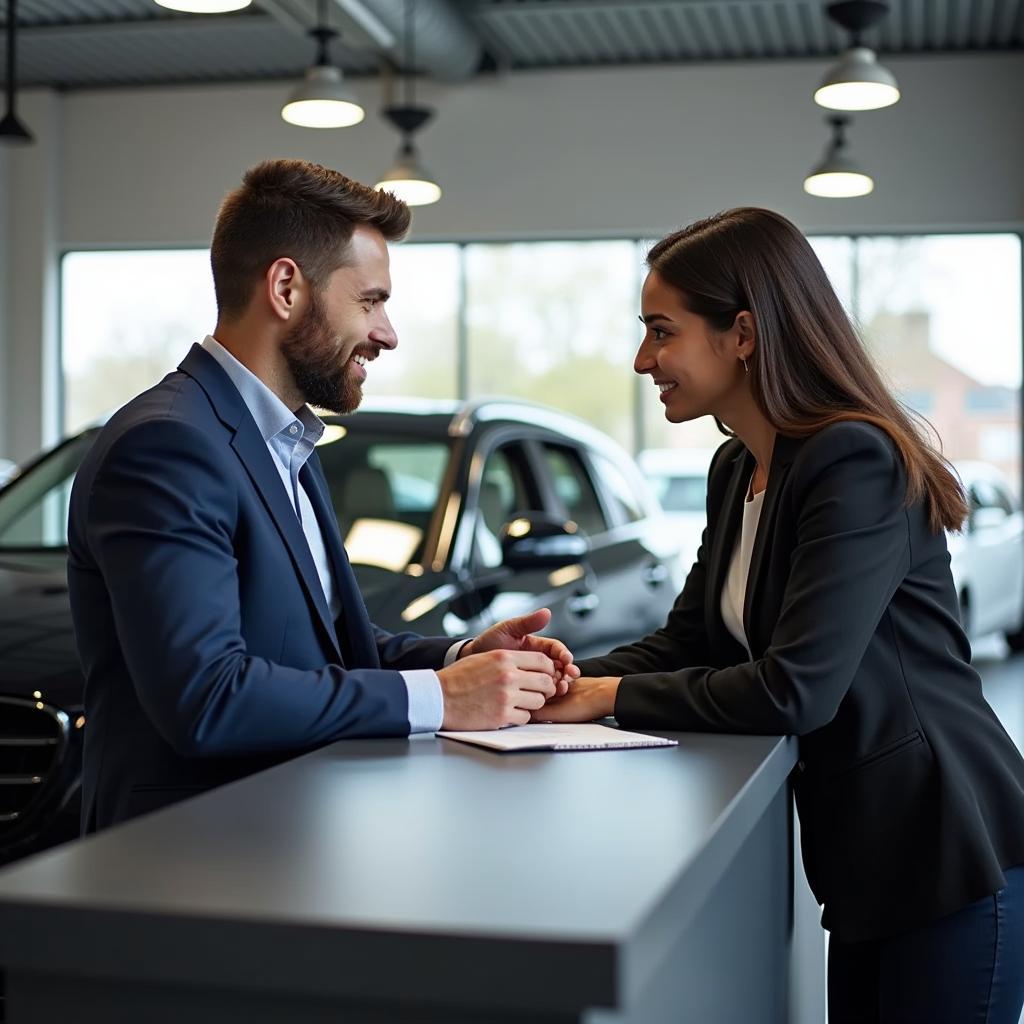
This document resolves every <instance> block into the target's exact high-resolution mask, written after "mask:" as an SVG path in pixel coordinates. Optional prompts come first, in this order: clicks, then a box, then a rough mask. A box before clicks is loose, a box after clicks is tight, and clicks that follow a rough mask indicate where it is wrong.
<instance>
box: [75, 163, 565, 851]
mask: <svg viewBox="0 0 1024 1024" xmlns="http://www.w3.org/2000/svg"><path fill="white" fill-rule="evenodd" d="M409 219H410V218H409V211H408V208H407V207H406V206H405V204H404V203H402V202H400V201H399V200H397V199H395V198H394V197H393V196H391V195H390V194H389V193H386V192H377V191H375V190H373V189H370V188H367V187H366V186H364V185H360V184H358V183H356V182H354V181H351V180H350V179H348V178H346V177H344V176H343V175H341V174H339V173H337V172H336V171H331V170H328V169H326V168H323V167H319V166H317V165H315V164H308V163H305V162H303V161H296V160H277V161H268V162H266V163H263V164H260V165H259V166H257V167H255V168H253V169H252V170H250V171H249V172H248V173H247V174H246V176H245V180H244V183H243V184H242V185H241V186H240V187H239V188H237V189H236V190H235V191H234V192H232V193H231V194H230V195H229V196H228V197H227V198H226V200H225V201H224V203H223V205H222V207H221V210H220V213H219V215H218V218H217V224H216V228H215V231H214V237H213V244H212V248H211V263H212V269H213V278H214V287H215V291H216V295H217V305H218V320H217V325H216V328H215V330H214V334H213V335H212V336H210V337H207V338H206V339H205V340H204V341H203V343H202V344H201V345H195V346H193V348H192V350H191V351H190V352H189V354H188V356H187V357H186V358H185V360H184V361H183V362H182V364H181V365H180V366H179V367H178V370H177V372H175V373H172V374H170V375H168V376H167V377H166V378H164V380H163V381H161V382H160V383H159V384H157V385H156V386H155V387H154V388H152V389H151V390H149V391H147V392H145V393H143V394H142V395H139V396H138V397H137V398H135V399H134V400H133V401H131V402H130V403H128V405H126V406H125V407H124V408H123V409H121V410H120V411H119V412H118V413H117V414H116V415H115V416H114V417H113V418H112V419H111V420H110V421H109V422H108V423H107V425H106V426H105V427H104V429H103V431H102V432H101V433H100V436H99V438H98V439H97V441H96V443H95V445H94V446H93V448H92V450H91V451H90V453H89V455H88V456H87V458H86V460H85V461H84V463H83V465H82V467H81V470H80V471H79V473H78V475H77V478H76V480H75V485H74V490H73V492H72V497H71V511H70V521H69V529H68V534H69V536H68V543H69V555H70V557H69V569H68V580H69V586H70V596H71V611H72V616H73V619H74V626H75V637H76V641H77V644H78V650H79V655H80V658H81V662H82V667H83V671H84V673H85V677H86V688H85V711H86V718H87V720H88V723H89V728H88V730H87V733H86V740H85V754H84V768H83V787H82V789H83V799H82V815H83V819H82V820H83V829H84V830H85V831H93V830H95V829H97V828H103V827H105V826H107V825H111V824H114V823H116V822H118V821H122V820H125V819H127V818H130V817H134V816H135V815H137V814H141V813H144V812H146V811H149V810H153V809H156V808H158V807H162V806H165V805H167V804H170V803H173V802H175V801H177V800H181V799H183V798H185V797H187V796H189V795H191V794H195V793H198V792H202V791H204V790H206V789H209V788H211V787H213V786H216V785H220V784H222V783H224V782H228V781H231V780H233V779H236V778H239V777H241V776H244V775H248V774H250V773H252V772H254V771H257V770H259V769H260V768H263V767H266V766H268V765H271V764H274V763H276V762H278V761H280V760H282V759H283V758H285V757H288V756H290V755H293V754H295V753H297V752H300V751H303V750H308V749H310V748H312V747H315V746H318V745H321V744H324V743H328V742H330V741H332V740H335V739H339V738H341V737H368V736H404V735H408V734H409V733H410V732H421V731H434V730H436V729H439V728H441V727H442V726H443V727H445V728H448V729H491V728H499V727H501V726H504V725H509V724H516V723H525V722H527V721H529V717H530V712H531V711H534V710H536V709H538V708H540V707H541V706H542V705H543V704H544V702H545V700H546V699H547V698H548V697H551V696H553V695H555V694H558V693H564V692H565V689H566V686H567V683H568V680H569V679H571V678H573V677H574V676H575V675H576V674H578V673H577V671H576V669H575V666H573V665H572V664H571V662H572V657H571V655H570V654H569V652H568V651H567V650H566V649H565V647H564V645H562V644H561V643H559V642H558V641H556V640H553V639H549V638H544V637H536V636H533V635H532V634H533V633H534V632H535V631H536V630H538V629H540V628H542V627H543V626H544V625H545V624H546V623H547V621H548V618H549V615H548V613H547V612H546V611H545V610H541V611H539V612H536V613H534V614H533V615H530V616H524V617H523V618H521V619H517V620H510V621H508V622H504V623H501V624H499V625H498V626H495V627H492V628H491V629H490V630H488V631H486V632H485V633H483V634H481V635H480V636H478V637H476V638H475V639H472V640H468V641H458V642H456V643H454V644H453V643H452V641H451V639H450V638H447V637H444V638H434V639H424V638H422V637H419V636H416V635H415V634H412V633H401V634H390V633H387V632H385V631H384V630H381V629H378V628H376V627H375V626H373V625H372V624H371V623H370V621H369V619H368V617H367V614H366V609H365V607H364V605H363V603H362V599H361V597H360V595H359V591H358V589H357V587H356V582H355V579H354V577H353V574H352V570H351V567H350V565H349V563H348V560H347V558H346V556H345V552H344V549H343V547H342V543H341V537H340V534H339V532H338V526H337V522H336V520H335V518H334V514H333V511H332V508H331V504H330V500H329V497H328V492H327V486H326V482H325V480H324V476H323V472H322V470H321V468H320V463H319V460H318V458H317V455H316V452H315V449H314V445H315V444H316V441H317V440H318V439H319V438H320V436H321V435H322V433H323V430H324V426H323V424H322V423H321V422H320V420H319V419H318V418H317V417H316V415H315V414H314V413H313V412H312V411H311V409H310V406H311V405H313V406H319V407H322V408H326V409H330V410H332V411H336V412H351V411H352V410H354V409H355V408H356V407H357V406H358V404H359V401H360V399H361V397H362V384H363V381H364V380H365V379H366V377H367V374H368V372H372V370H371V369H369V368H370V365H371V364H372V362H373V360H375V359H376V358H377V357H378V356H380V355H381V354H382V353H385V352H389V351H390V350H391V349H394V348H395V346H396V344H397V339H396V337H395V333H394V330H393V329H392V327H391V324H390V322H389V320H388V316H387V313H386V312H385V303H386V301H387V299H388V295H389V292H390V289H391V281H390V275H389V270H388V251H387V241H388V240H395V239H397V238H400V237H402V236H403V235H404V234H405V232H406V231H407V230H408V226H409Z"/></svg>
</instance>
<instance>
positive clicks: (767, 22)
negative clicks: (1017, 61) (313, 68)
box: [0, 0, 1024, 87]
mask: <svg viewBox="0 0 1024 1024" xmlns="http://www.w3.org/2000/svg"><path fill="white" fill-rule="evenodd" d="M335 2H339V0H332V4H331V5H330V7H329V10H331V11H332V12H333V11H335V8H334V3H335ZM362 2H363V3H364V4H365V5H366V7H367V8H368V9H370V10H372V9H373V6H374V3H375V2H377V0H362ZM449 2H451V3H453V4H456V6H457V7H458V8H459V10H460V11H461V13H462V15H463V16H464V17H465V19H466V20H467V21H468V23H469V24H470V25H472V26H473V27H474V29H475V30H476V31H477V32H478V33H479V35H480V38H481V39H482V41H483V43H484V45H485V47H486V49H487V50H488V52H489V53H490V54H491V56H492V58H493V62H494V63H496V64H497V65H498V66H499V67H508V68H513V69H514V68H523V69H529V68H557V67H579V66H608V65H628V64H644V63H652V62H653V63H662V62H673V61H684V62H688V61H702V60H750V59H755V60H770V59H779V58H786V57H813V58H825V57H828V56H829V55H831V54H833V53H836V52H837V51H838V50H840V49H842V47H843V46H845V45H846V42H847V38H846V33H845V32H843V31H842V30H840V29H839V28H837V27H836V26H835V25H834V24H833V23H832V22H831V21H830V20H829V19H828V18H827V16H826V14H825V10H824V8H825V0H461V2H460V0H449ZM18 10H19V22H20V23H22V24H23V25H24V28H23V29H22V32H21V34H20V36H19V39H20V56H19V62H18V63H19V69H18V70H19V75H18V77H19V80H20V82H21V83H22V84H26V85H27V84H52V85H63V86H67V87H76V86H88V85H95V84H100V83H103V84H118V83H124V84H138V83H158V82H161V81H196V82H200V81H213V80H226V79H231V78H234V79H241V80H245V79H261V78H276V77H284V76H291V75H295V74H298V73H300V72H301V70H302V69H303V68H304V67H305V66H306V65H307V64H308V63H309V61H310V60H311V56H312V53H313V47H312V43H311V42H310V40H309V39H307V38H306V37H304V36H303V35H302V34H301V32H300V31H297V29H298V28H299V27H301V25H302V24H306V25H309V24H311V23H312V19H313V12H314V10H315V3H314V0H273V2H272V0H266V4H265V6H264V7H261V4H260V0H255V2H254V3H253V5H252V7H251V8H249V9H248V10H247V11H242V12H238V13H236V14H231V15H224V16H219V17H202V16H195V15H186V14H177V13H174V12H170V11H167V10H165V9H164V8H161V7H158V6H157V5H156V4H155V3H154V2H153V0H19V7H18ZM866 41H867V42H868V43H869V44H870V45H874V46H876V48H877V49H878V50H879V51H880V52H881V53H883V54H886V53H889V54H902V53H929V52H957V51H986V50H1019V49H1022V48H1024V0H891V2H890V12H889V15H888V16H887V17H886V18H885V19H884V21H883V22H882V23H881V24H880V25H879V26H878V27H876V28H875V29H873V30H872V31H871V32H869V33H868V36H867V39H866ZM333 54H334V57H335V59H336V60H337V61H338V63H340V64H341V66H342V67H343V68H344V69H345V70H346V71H347V72H349V73H353V74H364V73H365V74H373V73H375V72H376V70H377V68H378V64H379V61H380V57H379V56H378V55H377V54H376V53H373V52H370V51H364V50H355V49H348V48H346V47H344V46H342V45H336V48H335V50H334V51H333ZM2 67H3V56H2V54H0V68H2Z"/></svg>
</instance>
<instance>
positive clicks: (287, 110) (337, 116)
mask: <svg viewBox="0 0 1024 1024" xmlns="http://www.w3.org/2000/svg"><path fill="white" fill-rule="evenodd" d="M309 34H310V35H311V36H312V37H313V38H314V39H315V40H316V42H317V55H316V63H315V64H314V65H313V66H312V67H311V68H309V69H308V70H307V71H306V77H305V78H304V79H303V80H302V82H300V83H299V85H298V86H297V87H296V88H295V89H294V91H293V92H292V94H291V95H290V96H289V97H288V99H287V101H286V102H285V104H284V106H283V107H282V108H281V117H283V118H284V119H285V120H286V121H287V122H288V123H289V124H296V125H299V126H300V127H302V128H348V127H349V126H350V125H353V124H359V122H360V121H362V119H363V117H364V116H365V111H364V110H363V108H362V106H361V105H360V103H359V100H358V99H356V97H355V94H354V93H353V92H352V91H351V90H350V89H349V88H348V86H346V85H345V82H344V80H343V78H342V74H341V69H340V68H338V67H335V66H334V65H333V64H332V63H331V62H330V59H329V57H328V53H327V47H328V44H329V43H330V41H331V40H332V39H335V38H337V35H338V33H337V32H335V31H334V29H332V28H328V26H327V7H326V3H325V0H318V3H317V25H316V28H314V29H310V32H309Z"/></svg>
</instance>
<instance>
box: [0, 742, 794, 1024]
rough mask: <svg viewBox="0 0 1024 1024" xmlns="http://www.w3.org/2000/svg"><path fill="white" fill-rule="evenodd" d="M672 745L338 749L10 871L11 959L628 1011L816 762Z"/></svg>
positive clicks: (0, 940) (324, 989) (786, 745)
mask: <svg viewBox="0 0 1024 1024" xmlns="http://www.w3.org/2000/svg"><path fill="white" fill-rule="evenodd" d="M662 735H668V736H673V737H674V738H676V739H678V740H679V746H678V747H672V748H651V749H641V750H623V751H586V752H575V753H518V754H498V753H494V752H490V751H485V750H481V749H478V748H474V747H470V746H467V745H465V744H460V743H455V742H451V741H445V740H440V739H435V738H433V737H416V738H413V739H410V740H365V741H362V740H361V741H348V742H339V743H335V744H333V745H331V746H329V747H325V748H323V749H322V750H319V751H316V752H314V753H311V754H308V755H305V756H304V757H301V758H298V759H296V760H294V761H291V762H288V763H287V764H284V765H281V766H278V767H277V768H273V769H271V770H270V771H267V772H264V773H261V774H260V775H256V776H253V777H250V778H248V779H244V780H242V781H240V782H237V783H234V784H232V785H230V786H226V787H223V788H221V789H218V790H215V791H213V792H211V793H208V794H205V795H203V796H201V797H198V798H196V799H193V800H190V801H188V802H187V803H184V804H181V805H178V806H176V807H173V808H170V809H168V810H166V811H163V812H160V813H157V814H154V815H150V816H148V817H145V818H141V819H138V820H136V821H133V822H129V823H128V824H126V825H123V826H120V827H118V828H114V829H110V830H108V831H106V832H104V833H101V834H99V835H96V836H92V837H89V838H87V839H85V840H81V841H79V842H77V843H73V844H71V845H69V846H66V847H62V848H58V849H56V850H53V851H50V852H48V853H44V854H41V855H39V856H36V857H33V858H30V859H28V860H26V861H23V862H22V863H20V864H16V865H14V866H12V867H10V868H8V869H6V870H5V871H3V872H0V963H3V964H4V965H6V966H8V967H19V968H22V969H26V970H40V969H42V970H57V971H61V970H70V971H73V972H77V973H81V974H87V975H89V974H91V975H96V976H102V977H113V976H118V975H120V974H123V975H124V976H126V977H127V976H131V977H134V978H136V979H137V978H140V977H141V978H149V979H152V980H154V981H163V982H166V981H172V982H174V983H185V984H214V983H219V984H225V985H245V986H250V987H254V988H256V989H260V988H263V989H266V990H267V991H289V990H295V989H296V986H301V987H302V989H303V990H304V991H312V992H317V993H321V994H325V995H332V996H354V997H362V998H367V997H369V996H370V995H371V994H372V993H373V992H375V991H377V992H379V991H380V986H381V985H385V986H394V985H395V979H396V978H401V979H402V982H401V984H402V992H403V995H409V996H412V997H416V998H421V997H422V998H441V997H443V998H450V997H452V995H453V992H454V995H455V997H456V998H459V999H463V998H464V999H467V1000H470V1001H472V1000H473V999H474V998H476V997H478V996H479V995H480V991H483V989H484V988H486V991H487V992H488V994H489V995H491V996H493V995H495V994H496V992H495V987H496V986H497V987H498V989H500V987H501V985H502V984H503V982H502V979H503V978H507V979H508V981H507V985H508V989H509V991H508V993H507V1000H509V1001H511V1002H512V1003H517V1004H519V1005H529V1004H530V1002H531V1000H533V999H538V1000H539V999H540V998H541V997H540V995H534V994H531V992H530V991H525V992H524V991H522V989H523V986H522V984H521V981H518V980H517V979H516V976H515V975H516V971H521V970H527V971H531V972H533V973H532V974H531V975H529V976H531V977H534V978H537V977H538V976H540V977H543V976H544V975H546V974H548V972H557V974H558V978H559V982H560V984H559V986H557V988H558V992H559V994H558V995H557V997H556V996H552V994H551V993H552V991H553V989H551V988H550V986H538V989H540V988H546V989H547V992H546V994H545V995H544V997H543V998H544V999H545V1000H546V1002H545V1006H547V1007H548V1008H551V1006H552V1003H551V1000H552V999H553V998H554V999H556V1000H557V1001H558V1002H559V1003H560V1005H563V1006H569V1005H572V1006H578V1005H613V1004H614V1003H615V1002H616V1001H617V1000H620V999H622V998H624V997H625V996H626V995H628V993H629V992H630V991H632V990H634V988H637V987H639V986H641V985H642V984H643V981H644V976H645V972H646V971H647V968H646V967H645V964H648V963H650V962H652V960H656V959H657V955H658V952H659V950H660V949H661V948H662V947H665V946H667V944H669V943H670V942H671V941H672V938H673V936H674V935H675V934H677V932H678V930H679V929H681V928H684V927H685V925H686V921H687V919H688V917H689V916H692V914H693V913H694V912H695V911H696V910H697V909H698V908H699V907H700V905H701V903H702V902H703V900H704V898H705V896H706V894H707V892H708V891H709V890H710V888H711V887H713V886H714V884H715V881H716V880H717V878H718V877H719V876H720V874H721V872H722V871H723V870H724V867H725V865H726V864H727V863H728V861H729V859H730V858H731V857H732V856H733V855H734V854H735V852H736V850H737V849H738V847H739V845H740V844H741V843H742V842H743V839H744V837H745V836H746V835H747V834H748V833H749V831H750V830H751V829H752V828H753V826H754V825H755V824H756V822H757V821H758V819H759V818H760V816H761V814H762V813H763V812H764V810H765V808H766V807H767V806H768V804H769V803H770V801H771V800H772V799H773V798H774V797H775V796H776V794H777V793H778V792H779V790H780V788H782V787H783V786H784V784H785V780H786V777H787V775H788V773H789V771H790V770H791V768H792V767H793V764H794V763H795V759H796V744H795V741H793V740H787V739H779V738H778V737H764V736H721V735H719V736H712V735H702V734H692V733H674V734H673V733H664V734H662ZM467 957H471V958H472V963H473V978H472V979H469V980H467V979H464V978H463V979H461V980H460V979H459V978H458V973H459V972H458V971H456V969H455V965H458V964H465V963H467V962H468V961H467V959H466V958H467ZM513 968H514V969H515V970H513ZM518 977H519V978H520V979H521V977H522V975H521V974H519V975H518ZM446 986H447V988H446ZM456 988H457V991H455V989H456ZM478 988H479V989H480V991H477V989H478ZM449 989H451V990H452V991H449Z"/></svg>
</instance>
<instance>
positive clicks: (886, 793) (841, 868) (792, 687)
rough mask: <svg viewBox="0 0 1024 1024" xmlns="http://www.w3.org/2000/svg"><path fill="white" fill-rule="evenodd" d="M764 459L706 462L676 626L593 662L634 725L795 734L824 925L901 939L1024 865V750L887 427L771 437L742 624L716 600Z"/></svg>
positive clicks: (735, 450) (800, 798)
mask: <svg viewBox="0 0 1024 1024" xmlns="http://www.w3.org/2000/svg"><path fill="white" fill-rule="evenodd" d="M753 470H754V459H753V456H752V455H751V454H750V452H748V451H747V449H746V447H745V446H744V445H743V444H742V443H741V442H740V441H739V440H738V439H734V440H731V441H729V442H727V443H726V444H724V445H723V446H722V447H721V448H720V449H719V450H718V452H717V454H716V456H715V459H714V461H713V462H712V465H711V471H710V478H709V482H708V527H707V529H706V531H705V533H704V539H703V543H702V545H701V548H700V551H699V553H698V555H697V561H696V562H695V564H694V566H693V568H692V569H691V570H690V574H689V576H688V577H687V580H686V584H685V586H684V587H683V592H682V593H681V594H680V595H679V598H678V599H677V600H676V603H675V606H674V608H673V609H672V611H671V612H670V614H669V617H668V621H667V622H666V624H665V626H664V627H662V628H661V629H660V630H658V631H657V632H656V633H654V634H652V635H651V636H648V637H646V638H644V639H643V640H640V641H638V642H637V643H634V644H631V645H629V646H626V647H620V648H618V649H617V650H615V651H612V652H611V654H609V655H607V656H605V657H603V658H593V659H588V660H585V661H583V662H581V663H580V668H581V671H582V673H583V675H586V676H607V675H621V676H624V677H625V678H624V679H623V681H622V684H621V685H620V687H619V691H618V697H617V699H616V703H615V717H616V718H617V719H618V721H619V722H620V723H621V724H622V725H623V726H626V727H634V728H648V729H683V730H692V731H708V732H734V733H765V734H773V733H780V734H795V735H797V736H799V737H800V763H799V765H798V768H797V771H796V772H795V773H794V788H795V793H796V802H797V808H798V811H799V814H800V821H801V833H802V845H803V858H804V865H805V868H806V871H807V877H808V880H809V882H810V884H811V888H812V889H813V891H814V893H815V895H816V897H817V899H818V902H819V903H822V904H823V905H824V913H823V915H822V923H823V925H824V926H825V927H826V928H829V929H831V930H832V931H833V932H834V933H835V934H836V935H838V936H840V937H841V938H844V939H849V940H859V939H868V938H877V937H880V936H883V935H887V934H893V933H896V932H899V931H902V930H905V929H907V928H911V927H914V926H915V925H918V924H923V923H925V922H927V921H930V920H933V919H935V918H937V917H940V916H942V915H944V914H948V913H951V912H953V911H955V910H958V909H960V908H961V907H964V906H966V905H967V904H969V903H971V902H973V901H974V900H977V899H980V898H981V897H983V896H985V895H987V894H989V893H992V892H995V891H996V890H997V889H1000V888H1002V886H1004V885H1005V884H1006V883H1005V879H1004V876H1003V871H1002V869H1003V868H1007V867H1011V866H1013V865H1016V864H1020V863H1024V759H1022V758H1021V756H1020V754H1019V752H1018V751H1017V749H1016V747H1015V746H1014V744H1013V742H1012V741H1011V740H1010V738H1009V737H1008V736H1007V734H1006V732H1005V731H1004V729H1003V728H1002V726H1001V725H1000V724H999V721H998V720H997V719H996V717H995V714H994V713H993V711H992V709H991V708H990V707H989V705H988V704H987V703H986V701H985V699H984V697H983V696H982V692H981V681H980V678H979V676H978V674H977V672H975V671H974V669H973V668H971V666H970V647H969V645H968V642H967V639H966V637H965V636H964V633H963V630H962V629H961V628H960V623H959V619H958V616H957V601H956V593H955V590H954V586H953V581H952V577H951V575H950V571H949V554H948V552H947V550H946V540H945V535H944V534H943V533H942V532H939V533H938V534H936V533H933V532H932V531H931V529H930V528H929V526H928V522H927V515H926V511H925V509H924V507H923V505H922V503H921V502H918V503H915V504H913V505H911V506H909V507H908V506H907V505H906V502H905V487H906V477H905V474H904V470H903V467H902V463H901V461H900V459H899V458H898V456H897V454H896V451H895V448H894V446H893V445H892V443H891V442H890V440H889V439H888V437H887V436H886V435H885V434H884V433H883V432H882V431H880V430H878V429H877V428H875V427H872V426H870V425H868V424H865V423H859V422H855V421H844V422H842V423H838V424H834V425H832V426H830V427H827V428H825V429H824V430H821V431H819V432H818V433H817V434H815V435H813V436H812V437H810V438H807V439H795V438H790V437H783V436H779V437H777V439H776V442H775V449H774V453H773V456H772V465H771V471H770V473H769V476H768V486H767V490H766V492H765V497H764V502H763V505H762V510H761V518H760V522H759V525H758V529H757V536H756V539H755V543H754V550H753V557H752V560H751V565H750V574H749V577H748V583H747V591H746V600H745V603H744V610H743V621H744V627H745V630H746V635H747V639H748V642H749V644H750V649H751V656H750V657H749V658H748V656H747V652H746V651H745V650H744V649H743V647H742V645H740V644H738V643H737V642H736V640H735V639H734V638H733V637H732V635H731V634H730V633H729V632H728V630H727V629H726V627H725V624H724V622H723V621H722V616H721V613H720V607H721V605H720V601H721V593H722V587H723V584H724V582H725V577H726V573H727V571H728V567H729V561H730V558H731V556H732V553H733V548H734V545H735V543H736V538H737V529H738V526H739V523H740V520H741V516H742V507H743V501H744V498H745V494H746V490H747V486H748V483H749V481H750V477H751V474H752V472H753Z"/></svg>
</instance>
